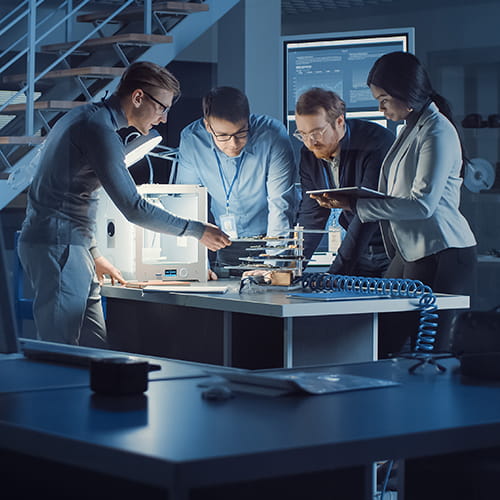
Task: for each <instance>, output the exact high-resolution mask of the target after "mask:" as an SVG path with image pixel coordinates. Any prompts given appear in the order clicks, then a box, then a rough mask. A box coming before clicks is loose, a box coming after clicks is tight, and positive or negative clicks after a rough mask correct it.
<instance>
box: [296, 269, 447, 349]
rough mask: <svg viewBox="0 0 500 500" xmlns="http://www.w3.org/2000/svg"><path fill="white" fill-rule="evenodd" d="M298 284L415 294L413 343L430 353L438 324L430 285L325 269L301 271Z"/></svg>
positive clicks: (319, 288) (394, 294)
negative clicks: (417, 312) (416, 322)
mask: <svg viewBox="0 0 500 500" xmlns="http://www.w3.org/2000/svg"><path fill="white" fill-rule="evenodd" d="M302 288H304V289H305V290H307V289H309V290H311V291H312V292H319V293H321V292H322V291H325V292H326V291H332V292H334V291H343V292H352V293H360V294H365V295H384V296H387V295H390V296H391V297H404V298H411V299H413V298H415V299H416V298H418V299H419V300H418V308H419V310H420V323H419V328H418V335H417V340H416V345H415V351H416V352H417V353H430V352H431V351H432V350H433V349H434V345H435V343H436V328H437V326H438V324H437V319H438V314H437V312H436V311H437V309H438V307H437V304H436V296H435V295H434V293H433V291H432V289H431V288H430V287H429V286H427V285H424V284H423V283H422V282H421V281H418V280H409V279H387V278H365V277H362V276H344V275H341V274H328V273H304V275H303V276H302Z"/></svg>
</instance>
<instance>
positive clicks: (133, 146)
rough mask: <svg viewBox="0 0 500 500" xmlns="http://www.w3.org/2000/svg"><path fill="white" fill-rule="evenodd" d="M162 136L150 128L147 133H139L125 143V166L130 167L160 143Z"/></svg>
mask: <svg viewBox="0 0 500 500" xmlns="http://www.w3.org/2000/svg"><path fill="white" fill-rule="evenodd" d="M161 140H162V136H161V135H160V133H159V132H158V131H157V130H155V129H152V130H151V131H150V132H149V134H148V135H140V136H139V137H136V138H135V139H132V140H131V141H130V142H128V143H127V144H126V145H125V166H126V167H127V168H129V167H131V166H132V165H133V164H134V163H137V162H138V161H139V160H142V158H144V156H145V155H147V154H148V153H149V152H150V151H152V150H153V149H154V148H155V147H156V146H158V144H160V142H161Z"/></svg>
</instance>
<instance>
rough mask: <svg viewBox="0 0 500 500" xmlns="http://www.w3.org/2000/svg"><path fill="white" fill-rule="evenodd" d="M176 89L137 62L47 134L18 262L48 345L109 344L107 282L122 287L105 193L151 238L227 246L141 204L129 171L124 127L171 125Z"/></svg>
mask: <svg viewBox="0 0 500 500" xmlns="http://www.w3.org/2000/svg"><path fill="white" fill-rule="evenodd" d="M179 92H180V89H179V82H178V81H177V79H176V78H175V77H174V76H173V75H172V74H171V73H169V72H168V71H167V70H166V69H165V68H163V67H161V66H158V65H156V64H153V63H149V62H146V61H142V62H138V63H134V64H132V65H131V66H129V67H128V69H127V70H126V71H125V73H124V74H123V76H122V79H121V81H120V84H119V86H118V89H117V91H116V93H115V94H113V95H112V96H111V97H110V98H109V99H107V100H102V101H101V102H98V103H89V104H86V105H83V106H80V107H78V108H76V109H74V110H72V111H70V112H69V113H67V114H66V115H65V116H63V117H62V118H61V119H60V120H58V122H57V123H56V124H55V126H54V127H53V128H52V130H51V131H50V133H49V135H48V136H47V138H46V140H45V143H44V145H43V149H42V152H41V155H40V161H39V166H38V170H37V172H36V174H35V177H34V179H33V181H32V183H31V186H30V190H29V193H28V206H27V209H26V219H25V220H24V223H23V227H22V231H21V236H20V239H19V257H20V259H21V263H22V265H23V267H24V270H25V272H26V274H27V276H28V278H29V279H30V281H31V284H32V286H33V290H34V300H33V314H34V319H35V325H36V328H37V334H38V337H39V338H40V339H41V340H48V341H52V342H62V343H68V344H79V343H85V344H86V345H91V346H102V345H103V343H104V338H105V335H106V329H105V323H104V317H103V312H102V306H101V296H100V283H101V282H102V280H103V277H104V274H108V275H110V276H111V279H112V282H113V283H114V280H117V281H119V282H122V283H123V282H124V280H123V278H122V277H121V275H120V272H119V270H118V269H116V268H115V267H114V266H112V265H111V263H110V262H108V261H107V260H106V259H105V258H104V257H103V256H102V255H100V254H99V252H98V250H97V247H96V245H95V239H94V232H95V222H96V220H95V219H96V210H97V203H98V195H97V190H98V188H99V187H101V186H103V188H104V189H105V190H106V192H107V193H108V195H109V197H110V198H111V199H112V200H113V202H114V203H115V205H116V206H117V207H118V209H119V210H120V211H121V212H122V213H123V215H124V216H125V217H126V218H127V219H128V220H129V221H130V222H133V223H134V224H138V225H140V226H143V227H146V228H148V229H150V230H152V231H157V232H162V233H167V234H174V235H179V236H181V235H183V236H192V237H194V238H197V239H198V240H200V242H201V243H202V244H204V245H205V246H207V247H208V248H209V249H211V250H218V249H220V248H222V247H224V246H226V245H228V244H230V241H229V239H228V238H227V236H226V235H225V234H224V233H223V232H222V231H220V229H218V228H216V227H215V226H213V225H211V224H204V223H201V222H198V221H194V220H188V219H183V218H180V217H177V216H175V215H173V214H171V213H169V212H167V211H165V210H163V209H161V208H159V207H156V206H155V205H152V204H150V203H148V202H147V201H146V200H144V199H143V198H142V197H141V196H140V195H139V193H138V192H137V188H136V186H135V183H134V181H133V180H132V177H131V176H130V174H129V172H128V170H127V168H126V167H125V150H124V144H123V142H122V140H121V139H120V136H119V135H118V134H117V130H119V129H121V128H125V127H128V126H134V127H135V128H136V129H137V130H138V131H139V132H140V133H141V134H144V135H145V134H148V133H149V131H150V130H151V128H152V127H153V126H155V125H158V124H159V123H165V122H166V120H167V113H168V110H169V109H170V106H171V105H172V101H173V99H174V97H175V96H176V95H178V94H179Z"/></svg>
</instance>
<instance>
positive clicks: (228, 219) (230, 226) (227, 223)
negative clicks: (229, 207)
mask: <svg viewBox="0 0 500 500" xmlns="http://www.w3.org/2000/svg"><path fill="white" fill-rule="evenodd" d="M220 225H221V229H222V230H223V231H224V232H225V233H226V234H227V235H228V236H229V238H230V239H232V240H236V239H238V230H237V229H236V217H235V216H234V215H233V214H226V215H221V216H220Z"/></svg>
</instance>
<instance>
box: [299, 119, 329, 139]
mask: <svg viewBox="0 0 500 500" xmlns="http://www.w3.org/2000/svg"><path fill="white" fill-rule="evenodd" d="M329 125H330V124H329V123H327V124H326V125H325V126H324V127H323V128H318V129H316V130H313V131H312V132H299V131H298V130H297V131H295V132H294V133H293V136H294V137H295V138H296V139H298V140H299V141H302V142H306V141H320V140H321V139H322V138H323V136H324V135H325V132H326V130H327V129H328V126H329Z"/></svg>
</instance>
